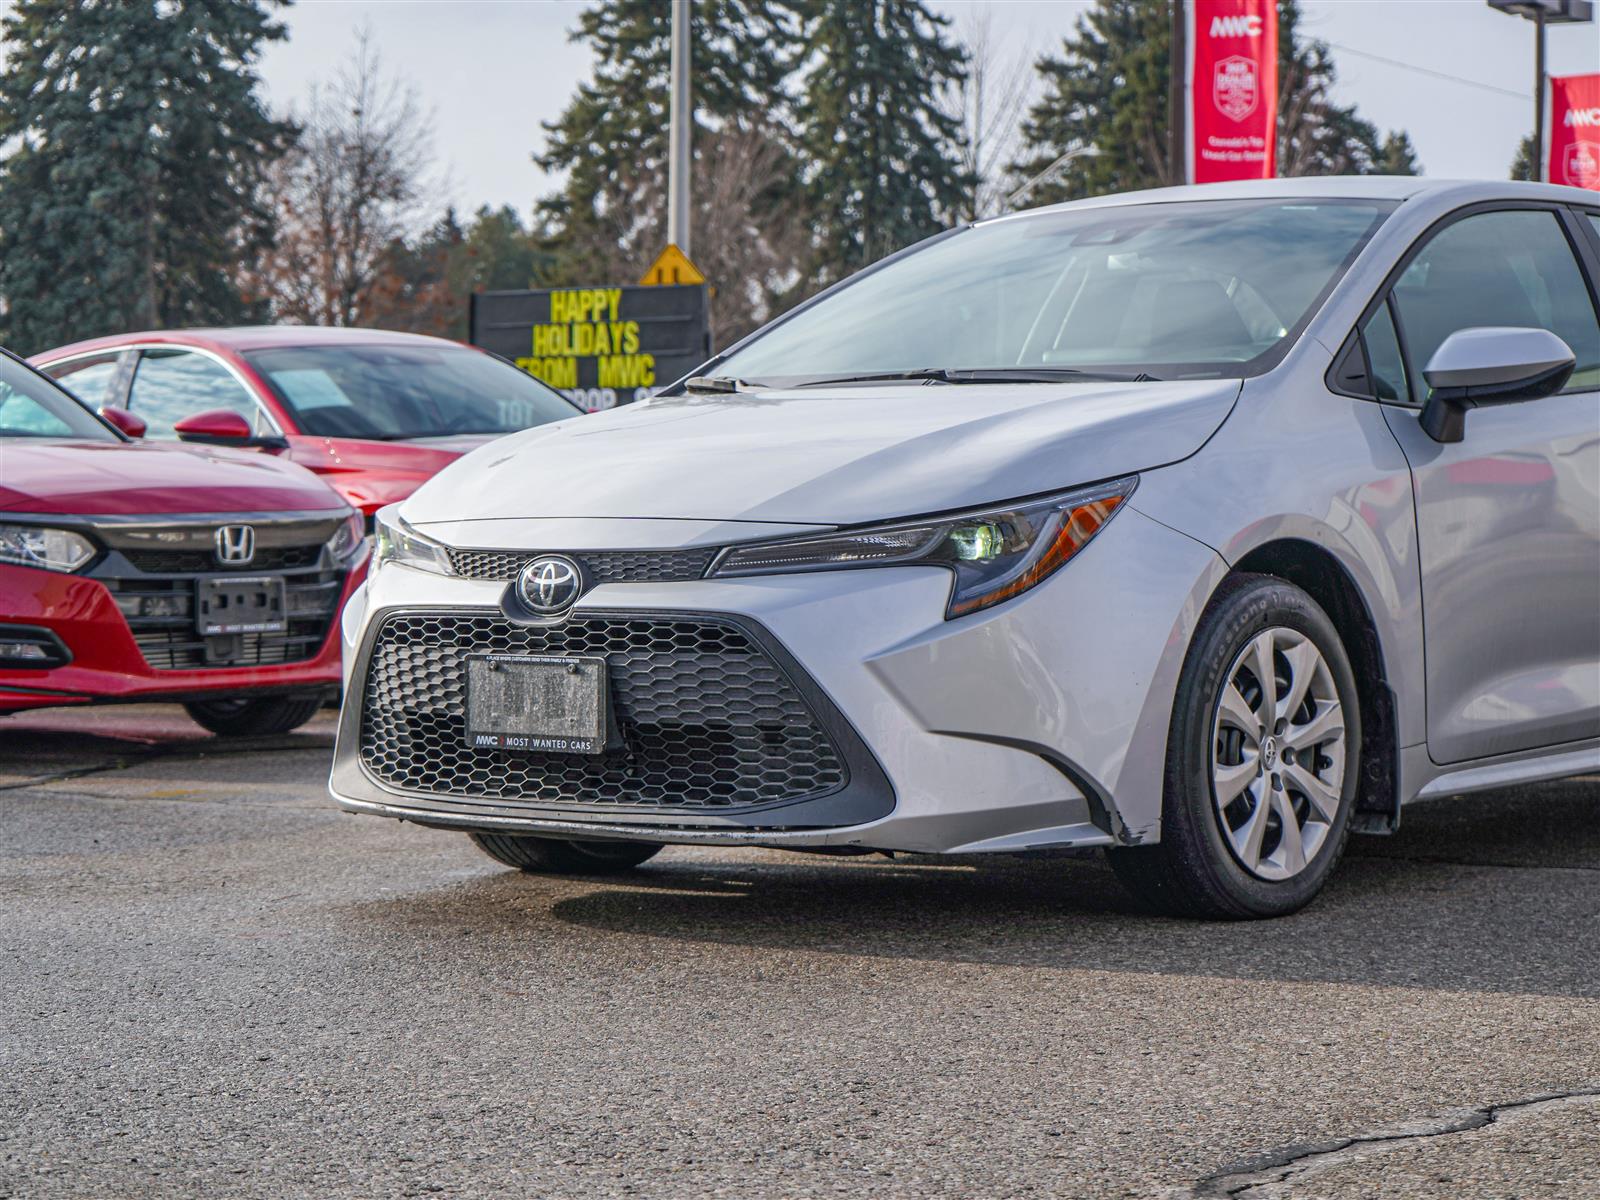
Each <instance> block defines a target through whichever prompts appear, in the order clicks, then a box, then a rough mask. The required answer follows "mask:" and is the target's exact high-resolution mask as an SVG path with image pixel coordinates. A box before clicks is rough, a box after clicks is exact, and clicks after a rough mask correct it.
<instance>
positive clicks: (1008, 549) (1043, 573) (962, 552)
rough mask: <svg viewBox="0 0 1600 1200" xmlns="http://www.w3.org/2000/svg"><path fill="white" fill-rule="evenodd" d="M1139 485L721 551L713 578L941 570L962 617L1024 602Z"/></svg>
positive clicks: (1122, 482)
mask: <svg viewBox="0 0 1600 1200" xmlns="http://www.w3.org/2000/svg"><path fill="white" fill-rule="evenodd" d="M1137 483H1138V478H1137V476H1130V477H1128V478H1126V479H1118V480H1115V481H1114V482H1111V483H1104V484H1097V485H1096V486H1094V487H1090V488H1080V489H1078V490H1077V491H1073V492H1065V493H1062V494H1061V495H1057V496H1047V497H1043V498H1041V499H1038V500H1024V501H1019V502H1018V503H1016V504H1009V505H1005V506H1003V507H1000V508H990V509H983V510H981V511H978V512H969V513H957V514H955V515H954V516H949V517H938V518H933V519H930V520H926V521H918V522H916V523H909V522H908V523H903V524H895V525H878V526H874V527H872V528H869V529H853V530H844V531H841V532H839V533H829V534H822V535H820V536H818V537H808V538H795V539H792V540H789V541H782V542H759V543H755V544H752V545H748V546H734V547H732V548H730V549H728V550H725V551H723V553H722V556H721V557H720V558H719V559H718V560H717V562H716V564H715V565H714V566H713V567H712V569H711V574H712V575H714V576H718V575H720V576H738V575H777V574H781V573H784V572H789V571H839V570H845V569H849V568H855V567H900V566H909V565H923V564H929V565H933V566H942V567H948V568H950V570H951V571H952V572H953V573H954V574H955V587H954V588H953V589H952V590H951V593H950V605H949V608H948V609H947V610H946V612H945V616H946V617H960V616H965V615H966V614H967V613H972V612H977V611H978V610H979V609H982V608H988V607H989V606H990V605H991V604H999V603H1000V602H1001V601H1003V600H1010V599H1011V598H1012V597H1013V596H1019V595H1021V594H1022V593H1023V592H1025V591H1027V590H1028V589H1029V588H1031V587H1033V586H1034V584H1036V583H1039V582H1040V581H1042V580H1044V579H1046V578H1048V577H1049V576H1050V575H1051V574H1053V573H1054V572H1055V571H1057V570H1058V569H1059V568H1060V567H1061V566H1062V565H1063V564H1065V563H1066V562H1067V560H1068V559H1070V558H1071V557H1072V556H1073V555H1074V554H1076V553H1077V552H1078V551H1079V550H1081V549H1083V547H1084V546H1086V545H1088V543H1089V539H1090V538H1092V537H1094V535H1095V534H1096V533H1098V532H1099V530H1100V528H1101V526H1103V525H1104V524H1105V523H1106V522H1107V521H1108V520H1110V519H1111V516H1112V514H1113V513H1115V512H1116V510H1117V508H1118V506H1119V505H1121V503H1122V502H1123V501H1124V500H1126V499H1127V498H1128V497H1129V496H1130V495H1132V493H1133V489H1134V485H1135V484H1137Z"/></svg>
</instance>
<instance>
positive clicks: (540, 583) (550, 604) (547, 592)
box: [517, 554, 583, 617]
mask: <svg viewBox="0 0 1600 1200" xmlns="http://www.w3.org/2000/svg"><path fill="white" fill-rule="evenodd" d="M517 595H518V596H519V597H521V599H522V602H523V603H524V604H526V605H527V606H528V608H529V609H531V610H532V611H533V612H536V613H538V614H539V615H540V616H541V617H554V616H559V615H560V614H561V613H564V612H566V611H567V609H569V608H571V607H572V606H573V605H574V604H576V603H577V602H578V597H579V596H581V595H583V573H582V572H581V571H579V569H578V564H577V563H575V562H573V561H572V560H571V559H570V558H562V557H560V556H559V555H554V554H544V555H540V556H539V557H538V558H536V559H534V560H532V561H531V562H530V563H528V565H527V566H525V567H523V568H522V570H521V571H520V572H519V573H518V574H517Z"/></svg>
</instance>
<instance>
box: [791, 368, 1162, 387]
mask: <svg viewBox="0 0 1600 1200" xmlns="http://www.w3.org/2000/svg"><path fill="white" fill-rule="evenodd" d="M899 380H906V381H914V380H923V381H926V382H930V383H1062V382H1069V383H1070V382H1072V381H1074V380H1094V381H1099V382H1102V383H1153V382H1154V381H1155V380H1154V376H1151V375H1147V374H1145V373H1144V372H1142V371H1141V372H1140V373H1139V374H1138V375H1117V374H1114V373H1111V372H1108V371H1082V370H1079V369H1078V368H1077V367H918V368H917V369H915V370H912V371H877V372H873V373H870V374H863V375H824V376H821V377H819V378H817V379H807V380H806V381H805V382H803V383H796V384H793V385H791V386H793V387H831V386H832V385H834V384H838V383H890V382H895V381H899Z"/></svg>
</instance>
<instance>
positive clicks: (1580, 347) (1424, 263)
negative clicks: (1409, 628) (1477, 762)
mask: <svg viewBox="0 0 1600 1200" xmlns="http://www.w3.org/2000/svg"><path fill="white" fill-rule="evenodd" d="M1569 228H1570V233H1569ZM1585 236H1586V235H1585V234H1584V232H1583V230H1582V229H1581V228H1580V227H1577V226H1570V227H1569V226H1568V225H1567V223H1566V221H1565V220H1564V217H1563V214H1561V213H1560V212H1558V211H1556V210H1555V209H1552V208H1517V209H1508V210H1505V211H1493V212H1479V213H1475V214H1473V215H1469V216H1466V217H1463V218H1461V219H1459V220H1456V221H1454V222H1452V223H1451V224H1449V225H1447V226H1445V227H1444V228H1443V229H1442V230H1439V231H1437V232H1435V233H1433V234H1432V235H1430V237H1429V240H1428V241H1427V242H1426V244H1425V245H1424V246H1423V248H1422V250H1421V251H1420V253H1419V254H1418V255H1417V256H1416V258H1415V259H1414V260H1413V261H1412V262H1411V264H1410V265H1409V266H1408V267H1407V269H1406V270H1405V272H1404V274H1403V275H1402V276H1401V277H1400V280H1399V282H1398V283H1397V284H1396V286H1395V288H1394V291H1393V293H1392V300H1393V312H1394V314H1395V321H1396V323H1397V325H1398V330H1399V335H1400V342H1401V345H1402V347H1403V352H1404V360H1405V371H1406V374H1407V375H1408V376H1409V379H1408V380H1406V381H1405V384H1403V385H1402V386H1406V385H1409V389H1410V394H1411V395H1412V397H1413V399H1414V400H1415V401H1416V403H1417V404H1420V403H1421V402H1422V401H1424V400H1425V399H1426V398H1427V394H1428V387H1427V384H1426V382H1425V381H1424V380H1423V377H1422V369H1423V367H1424V366H1425V365H1426V364H1427V362H1428V359H1429V358H1430V357H1431V356H1432V354H1433V352H1434V351H1435V350H1436V349H1438V347H1439V344H1440V343H1441V342H1443V341H1444V339H1445V338H1446V337H1447V336H1449V335H1450V334H1452V333H1454V332H1456V331H1457V330H1459V329H1469V328H1475V327H1481V326H1494V325H1510V326H1538V327H1541V328H1544V329H1548V330H1551V331H1552V332H1554V333H1555V334H1557V335H1558V336H1559V337H1561V338H1562V339H1563V340H1564V341H1565V342H1566V343H1567V345H1568V346H1570V347H1571V348H1572V350H1573V352H1574V353H1575V354H1576V356H1577V360H1578V366H1577V369H1576V371H1575V372H1574V373H1573V376H1572V379H1571V381H1570V382H1569V383H1568V385H1567V387H1566V389H1565V390H1564V391H1563V392H1561V393H1560V394H1559V395H1555V396H1550V397H1548V398H1546V399H1543V400H1536V401H1532V402H1530V403H1525V404H1509V405H1504V406H1501V407H1497V408H1484V409H1476V410H1473V411H1471V412H1469V413H1468V414H1467V419H1466V436H1465V438H1464V440H1462V441H1461V442H1458V443H1456V444H1454V445H1440V444H1439V443H1437V442H1435V441H1433V440H1432V439H1431V438H1429V437H1428V436H1427V435H1426V434H1425V433H1423V432H1422V430H1421V429H1420V428H1419V427H1418V424H1417V416H1416V412H1415V411H1414V410H1412V411H1408V410H1407V409H1405V408H1394V407H1390V408H1386V409H1385V410H1384V411H1385V414H1386V416H1387V418H1388V421H1389V424H1390V426H1391V428H1393V430H1394V432H1395V436H1396V437H1397V438H1399V440H1400V444H1401V446H1402V447H1403V449H1404V450H1405V454H1406V458H1407V459H1408V460H1409V462H1410V465H1411V472H1412V479H1413V486H1414V490H1415V496H1416V505H1417V539H1418V544H1419V549H1420V563H1421V573H1422V604H1423V628H1424V635H1423V643H1424V644H1423V650H1424V654H1425V656H1426V662H1427V668H1426V674H1427V708H1428V749H1429V752H1430V754H1431V756H1432V757H1433V759H1434V761H1436V762H1440V763H1458V762H1463V761H1466V760H1469V759H1476V758H1483V757H1487V756H1491V755H1497V754H1507V753H1511V752H1513V751H1518V750H1528V749H1533V748H1537V747H1543V746H1555V745H1559V744H1561V743H1564V742H1572V741H1577V740H1580V739H1584V738H1593V737H1600V321H1597V319H1596V302H1595V298H1594V295H1593V293H1592V291H1591V288H1590V286H1589V284H1588V283H1587V282H1586V281H1585V278H1584V274H1583V271H1582V269H1581V268H1580V265H1579V262H1580V258H1579V252H1578V250H1577V246H1578V242H1577V241H1575V240H1574V239H1575V238H1579V239H1581V238H1583V237H1585Z"/></svg>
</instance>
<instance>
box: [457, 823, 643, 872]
mask: <svg viewBox="0 0 1600 1200" xmlns="http://www.w3.org/2000/svg"><path fill="white" fill-rule="evenodd" d="M467 836H468V837H470V838H471V839H472V844H473V845H475V846H476V847H477V848H478V849H479V850H482V851H483V852H484V853H485V854H487V855H488V856H489V857H490V858H492V859H494V860H495V862H499V863H504V864H505V865H506V866H508V867H515V868H517V870H519V871H527V872H529V873H530V874H534V875H615V874H616V873H618V872H619V871H627V870H630V869H632V868H633V867H637V866H638V865H639V864H640V863H642V862H644V860H645V859H647V858H652V857H654V856H655V855H656V854H658V853H660V851H661V847H660V846H659V845H658V844H656V843H655V842H572V841H558V840H557V839H555V838H541V837H515V836H511V835H507V834H503V833H469V834H468V835H467Z"/></svg>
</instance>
